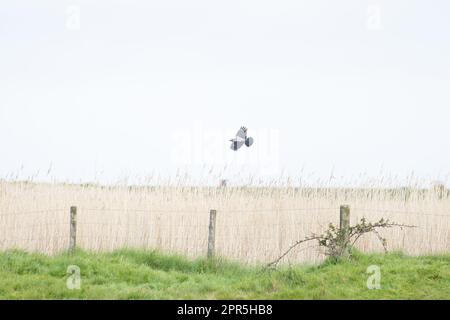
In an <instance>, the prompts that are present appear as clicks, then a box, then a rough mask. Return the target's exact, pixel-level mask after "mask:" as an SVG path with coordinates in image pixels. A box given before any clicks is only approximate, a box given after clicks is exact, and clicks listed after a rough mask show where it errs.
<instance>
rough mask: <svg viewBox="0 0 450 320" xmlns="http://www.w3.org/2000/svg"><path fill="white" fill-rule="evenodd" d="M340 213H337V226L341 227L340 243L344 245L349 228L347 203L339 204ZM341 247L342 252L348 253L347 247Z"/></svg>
mask: <svg viewBox="0 0 450 320" xmlns="http://www.w3.org/2000/svg"><path fill="white" fill-rule="evenodd" d="M339 211H340V215H339V228H340V229H341V232H342V240H341V241H342V245H345V244H346V243H347V241H348V237H349V234H348V231H349V228H350V207H349V206H348V205H341V208H340V210H339ZM342 249H343V253H344V254H347V253H348V250H347V249H348V248H346V247H345V248H342Z"/></svg>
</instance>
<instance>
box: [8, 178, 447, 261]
mask: <svg viewBox="0 0 450 320" xmlns="http://www.w3.org/2000/svg"><path fill="white" fill-rule="evenodd" d="M341 204H348V205H350V206H351V223H355V222H356V221H357V220H359V219H360V218H362V217H366V218H367V219H368V220H369V221H375V220H378V219H380V218H382V217H383V218H388V219H390V220H393V221H396V222H399V223H403V224H410V225H416V226H418V228H415V229H406V230H400V229H391V230H383V231H382V232H381V233H382V235H384V236H385V237H386V238H387V240H388V246H389V248H390V249H401V250H404V251H405V252H407V253H409V254H414V255H418V254H427V253H440V252H448V251H450V197H449V196H448V194H447V193H446V194H437V193H436V192H435V191H432V190H431V191H428V190H421V189H413V188H403V189H380V188H374V189H332V188H318V189H313V188H288V187H284V188H276V187H226V188H219V187H218V188H213V187H210V188H208V187H183V186H161V187H126V186H114V187H102V186H95V185H84V186H82V185H68V184H35V183H19V182H16V183H12V182H0V249H1V250H3V249H10V248H23V249H26V250H31V251H40V252H45V253H50V254H51V253H55V252H58V251H61V250H65V249H67V247H68V243H69V208H70V206H72V205H76V206H77V207H78V245H79V246H80V247H82V248H84V249H88V250H113V249H116V248H122V247H133V248H158V249H161V250H164V251H170V252H178V253H182V254H185V255H187V256H190V257H196V256H201V255H205V253H206V248H207V233H208V223H209V221H208V219H209V210H210V209H217V235H216V247H217V252H218V254H219V255H221V256H225V257H228V258H232V259H236V260H239V261H242V262H245V263H256V262H268V261H270V260H273V259H274V258H276V257H277V256H278V255H280V254H281V252H282V251H284V250H285V249H286V248H287V247H288V246H289V245H290V244H292V243H293V242H294V241H295V240H298V239H300V238H303V237H305V236H307V235H310V234H311V233H319V232H322V231H323V230H324V229H326V227H327V226H328V224H329V223H331V222H332V223H335V224H338V223H339V206H340V205H341ZM359 248H360V249H362V250H364V251H380V250H382V246H381V245H380V244H379V242H378V240H377V239H376V238H372V237H370V236H369V237H365V238H363V239H362V240H361V242H360V244H359ZM322 259H323V254H322V253H321V252H320V251H319V250H318V248H317V247H316V246H314V245H313V246H311V245H305V246H303V247H299V248H298V249H297V250H294V251H293V252H292V254H290V255H289V256H288V257H287V258H286V259H285V261H284V263H294V262H318V261H321V260H322Z"/></svg>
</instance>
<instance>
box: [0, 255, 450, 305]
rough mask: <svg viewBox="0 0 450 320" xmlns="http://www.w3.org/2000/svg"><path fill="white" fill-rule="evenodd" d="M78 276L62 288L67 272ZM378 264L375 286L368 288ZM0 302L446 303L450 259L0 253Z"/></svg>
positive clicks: (398, 256)
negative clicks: (266, 263) (266, 264)
mask: <svg viewBox="0 0 450 320" xmlns="http://www.w3.org/2000/svg"><path fill="white" fill-rule="evenodd" d="M69 265H76V266H78V267H79V268H80V271H81V281H82V282H81V288H80V290H69V289H67V285H66V281H67V278H68V276H67V268H68V266H69ZM370 265H378V266H379V267H380V270H381V289H380V290H368V289H367V286H366V281H367V278H368V277H369V274H367V273H366V270H367V267H368V266H370ZM0 298H1V299H450V255H449V254H447V255H440V256H422V257H408V256H405V255H403V254H401V253H391V254H387V255H384V254H370V255H365V254H356V256H355V257H354V258H353V259H352V260H349V261H340V262H331V261H328V262H325V263H323V264H322V265H319V266H295V267H281V268H279V269H278V270H275V271H274V270H272V271H267V270H264V269H263V268H261V267H244V266H241V265H238V264H235V263H230V262H224V261H214V262H210V261H207V260H205V259H197V260H188V259H185V258H183V257H180V256H174V255H164V254H161V253H158V252H154V251H138V250H120V251H115V252H112V253H101V254H98V253H89V252H83V251H78V252H77V253H76V254H75V255H73V256H68V255H66V254H61V255H57V256H52V257H48V256H45V255H40V254H29V253H26V252H22V251H6V252H2V253H0Z"/></svg>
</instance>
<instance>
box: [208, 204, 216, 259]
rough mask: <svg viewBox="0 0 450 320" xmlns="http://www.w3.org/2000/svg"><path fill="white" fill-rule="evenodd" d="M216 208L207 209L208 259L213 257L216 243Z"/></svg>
mask: <svg viewBox="0 0 450 320" xmlns="http://www.w3.org/2000/svg"><path fill="white" fill-rule="evenodd" d="M216 213H217V212H216V210H212V209H211V210H210V211H209V234H208V259H210V258H212V257H214V254H215V252H214V251H215V245H216Z"/></svg>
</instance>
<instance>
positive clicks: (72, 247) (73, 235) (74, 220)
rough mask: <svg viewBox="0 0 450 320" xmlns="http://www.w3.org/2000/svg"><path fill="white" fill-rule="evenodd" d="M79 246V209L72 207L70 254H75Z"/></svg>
mask: <svg viewBox="0 0 450 320" xmlns="http://www.w3.org/2000/svg"><path fill="white" fill-rule="evenodd" d="M76 245H77V207H70V241H69V253H71V254H72V253H74V251H75V247H76Z"/></svg>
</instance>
